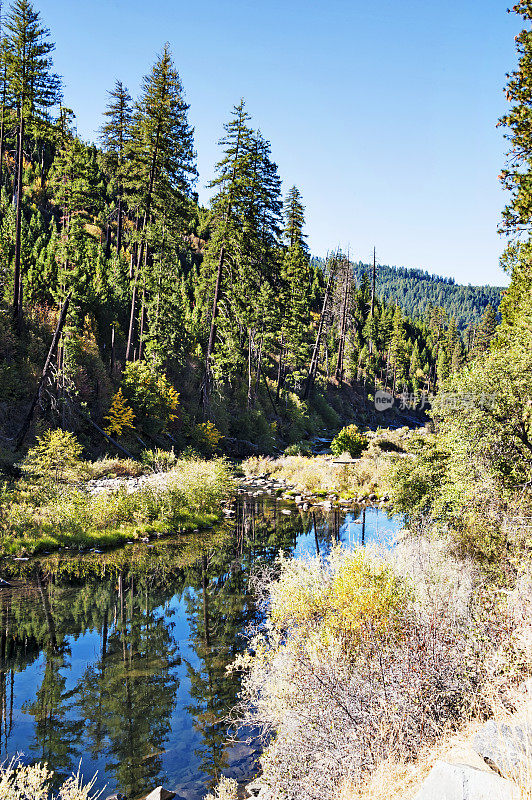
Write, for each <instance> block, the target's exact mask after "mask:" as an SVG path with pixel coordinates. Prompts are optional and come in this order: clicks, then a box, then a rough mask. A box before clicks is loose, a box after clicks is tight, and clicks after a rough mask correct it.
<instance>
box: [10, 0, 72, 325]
mask: <svg viewBox="0 0 532 800" xmlns="http://www.w3.org/2000/svg"><path fill="white" fill-rule="evenodd" d="M6 31H7V37H6V45H5V47H6V62H7V77H8V87H9V94H10V95H11V97H12V102H13V104H14V105H15V106H16V108H17V113H18V147H17V171H16V179H15V205H16V230H15V270H14V289H13V319H14V323H15V328H16V329H17V330H20V326H21V322H22V290H23V276H22V272H21V245H22V243H21V231H22V202H23V198H22V192H23V180H22V177H23V164H24V141H25V135H26V129H27V130H28V133H30V134H31V133H32V130H34V129H35V128H36V126H37V125H39V123H43V122H44V123H46V122H48V112H49V109H50V108H51V107H53V106H55V105H56V104H57V103H58V102H59V100H60V97H61V90H60V87H61V83H60V79H59V77H58V76H57V75H55V74H54V73H53V72H52V66H53V62H52V58H51V55H50V54H51V53H52V51H53V50H54V47H55V45H54V44H53V43H52V42H51V41H50V40H49V31H48V30H47V29H46V28H44V27H43V26H42V25H41V22H40V15H39V12H38V11H36V10H35V9H34V8H33V6H32V5H31V3H30V2H29V0H15V2H14V4H13V6H12V8H11V11H10V13H9V15H8V18H7V23H6Z"/></svg>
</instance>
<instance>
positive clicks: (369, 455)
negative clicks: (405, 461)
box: [242, 428, 419, 503]
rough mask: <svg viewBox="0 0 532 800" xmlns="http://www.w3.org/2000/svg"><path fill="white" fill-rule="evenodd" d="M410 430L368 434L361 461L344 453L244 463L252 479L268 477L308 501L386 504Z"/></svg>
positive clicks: (249, 460)
mask: <svg viewBox="0 0 532 800" xmlns="http://www.w3.org/2000/svg"><path fill="white" fill-rule="evenodd" d="M414 435H419V431H417V432H415V431H413V430H411V429H410V428H400V429H398V430H377V431H368V432H366V433H365V436H366V437H367V439H368V441H369V444H368V447H367V448H366V449H365V450H364V451H363V453H362V455H361V456H360V458H351V457H350V456H349V455H348V454H343V455H341V456H339V457H337V458H335V457H334V456H331V455H314V456H302V455H299V456H288V455H284V456H281V457H279V458H267V457H262V456H253V457H251V458H248V459H246V460H245V461H244V462H243V463H242V469H243V471H244V474H245V475H246V477H247V478H249V479H256V480H257V479H261V478H269V479H270V480H272V481H277V482H281V484H286V491H288V492H291V494H292V495H295V496H297V495H298V494H299V495H301V496H302V497H303V499H304V500H305V499H306V500H307V501H309V500H310V501H312V499H313V498H314V499H315V498H320V499H322V500H323V499H324V498H326V499H327V500H328V501H329V502H331V503H334V502H341V501H347V502H352V503H364V502H371V503H374V502H378V501H381V500H384V501H385V502H386V501H387V498H388V494H389V491H390V487H389V483H388V479H387V474H388V472H389V469H390V466H391V465H392V463H393V462H394V461H396V460H397V459H401V458H406V457H407V451H408V446H409V442H410V441H411V438H412V436H414Z"/></svg>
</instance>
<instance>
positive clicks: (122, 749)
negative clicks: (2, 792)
mask: <svg viewBox="0 0 532 800" xmlns="http://www.w3.org/2000/svg"><path fill="white" fill-rule="evenodd" d="M288 512H290V513H288ZM311 512H312V509H311ZM311 512H308V513H304V512H302V511H299V510H298V509H297V508H296V506H295V505H293V504H291V503H287V502H284V501H278V500H275V499H273V498H269V497H267V496H263V497H251V496H247V495H242V496H240V497H239V499H238V502H237V506H236V513H235V517H234V518H233V520H232V521H230V520H229V521H226V522H224V523H223V524H220V525H219V526H217V527H216V528H214V529H213V530H211V531H207V532H201V533H196V534H191V535H188V536H184V537H181V538H173V539H164V540H160V541H159V542H157V543H155V544H146V543H135V544H131V545H128V546H126V547H124V548H121V549H119V550H115V551H112V552H107V553H89V554H85V555H82V556H71V555H70V556H69V555H66V554H64V555H58V556H48V557H46V558H42V559H39V560H29V561H18V562H11V567H9V568H8V569H7V571H4V572H3V574H4V576H5V577H6V578H7V580H8V581H9V582H10V583H11V586H10V587H3V588H2V589H1V590H0V615H1V620H2V633H1V636H0V750H1V759H2V760H3V759H5V758H9V757H12V756H14V755H17V754H23V760H24V761H28V762H30V761H31V762H33V761H35V760H42V761H46V762H48V764H49V766H50V767H51V768H52V769H53V770H54V771H56V773H57V776H58V779H61V778H64V777H66V776H68V775H69V774H70V773H71V772H72V771H73V770H74V771H75V770H77V767H78V764H79V763H80V761H81V771H82V773H83V775H84V776H85V777H86V778H90V777H92V776H93V775H94V774H95V773H96V772H97V773H98V775H97V781H96V788H97V789H104V790H105V791H104V794H103V797H106V796H107V795H108V794H111V793H112V792H114V791H117V790H119V791H121V792H123V793H124V794H125V795H126V797H127V798H128V800H136V798H138V797H140V796H142V795H144V794H146V793H147V792H148V791H150V790H151V789H153V788H154V787H156V786H158V785H160V784H163V785H164V786H165V787H167V788H169V789H173V790H174V791H177V793H178V796H180V797H182V798H185V799H186V800H200V798H202V797H203V796H204V794H205V793H206V792H207V791H208V790H209V789H210V788H211V787H212V785H213V783H214V782H216V781H217V779H218V778H219V776H220V774H221V773H224V774H226V775H229V776H230V777H235V778H236V779H237V780H239V781H241V782H242V781H244V780H246V779H249V778H250V777H252V772H253V761H254V758H255V756H256V748H255V746H253V745H246V744H245V743H243V742H242V743H237V744H230V743H229V742H228V737H227V724H226V722H225V721H224V719H225V717H226V715H227V713H228V711H229V710H230V709H231V707H232V706H233V705H234V704H235V702H236V700H237V695H238V690H239V685H238V678H237V677H235V676H228V675H227V674H226V666H227V665H228V664H229V663H230V662H231V661H232V660H233V659H234V657H235V656H236V655H237V653H239V652H241V651H242V649H243V648H245V646H246V640H245V637H244V635H243V634H244V632H245V630H246V629H247V627H248V626H249V625H250V624H252V623H254V622H256V621H257V620H258V615H259V613H260V612H259V610H258V609H257V607H256V605H255V603H254V600H253V597H252V596H250V594H249V592H248V579H249V575H250V572H251V571H252V569H253V568H255V567H257V566H258V565H259V564H265V565H267V564H272V563H273V562H274V561H275V559H276V557H277V554H278V553H279V551H280V550H283V551H284V552H285V553H286V554H293V555H296V556H298V557H304V556H305V555H306V554H315V553H316V550H317V549H319V552H320V554H322V555H324V554H327V553H328V552H329V551H330V548H331V546H332V545H333V543H334V542H337V541H338V542H341V543H343V545H345V546H347V547H352V546H355V545H358V544H361V543H363V542H364V543H366V544H367V543H378V544H379V545H382V546H389V545H390V543H391V542H392V541H393V537H394V534H395V532H396V531H397V530H398V529H400V527H401V519H400V518H388V516H387V515H386V513H385V512H384V511H381V510H377V509H365V510H362V509H357V510H356V511H353V510H350V511H346V510H344V511H339V510H333V511H330V512H325V511H322V510H320V509H314V515H313V514H312V513H311ZM314 523H316V524H315V525H314Z"/></svg>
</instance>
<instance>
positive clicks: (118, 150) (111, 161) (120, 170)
mask: <svg viewBox="0 0 532 800" xmlns="http://www.w3.org/2000/svg"><path fill="white" fill-rule="evenodd" d="M131 104H132V100H131V96H130V94H129V92H128V90H127V88H126V87H125V86H124V85H123V83H122V82H121V81H116V83H115V86H114V89H112V90H111V91H110V92H109V103H108V106H107V109H106V111H105V112H104V116H105V117H106V122H105V123H104V124H103V125H102V128H101V135H100V141H101V143H102V146H103V149H104V153H105V162H106V167H107V171H108V173H109V174H110V175H111V176H112V181H113V187H112V188H113V190H114V191H115V192H116V198H117V211H116V213H117V233H116V252H117V253H118V254H120V251H121V249H122V213H123V208H122V203H123V194H124V179H125V176H126V151H127V148H128V144H129V137H130V127H131V118H132V105H131Z"/></svg>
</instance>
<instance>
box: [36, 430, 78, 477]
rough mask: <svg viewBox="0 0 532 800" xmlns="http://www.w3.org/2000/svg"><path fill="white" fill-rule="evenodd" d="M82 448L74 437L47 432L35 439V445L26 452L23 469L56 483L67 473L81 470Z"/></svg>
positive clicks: (67, 433)
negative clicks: (51, 479)
mask: <svg viewBox="0 0 532 800" xmlns="http://www.w3.org/2000/svg"><path fill="white" fill-rule="evenodd" d="M81 453H82V447H81V445H80V444H79V442H78V440H77V439H76V437H75V436H74V435H73V434H72V433H69V431H63V430H61V429H60V428H57V429H56V430H47V431H45V433H43V435H42V436H39V437H38V439H37V444H36V445H35V447H32V448H31V450H29V451H28V454H27V456H26V458H25V459H24V467H25V469H26V470H28V472H30V473H32V474H33V475H38V476H39V477H41V478H44V479H49V478H51V477H53V479H54V480H55V482H56V483H59V482H60V481H62V480H64V478H65V476H66V474H67V472H68V473H70V474H72V473H73V472H74V473H76V472H79V471H80V469H81Z"/></svg>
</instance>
